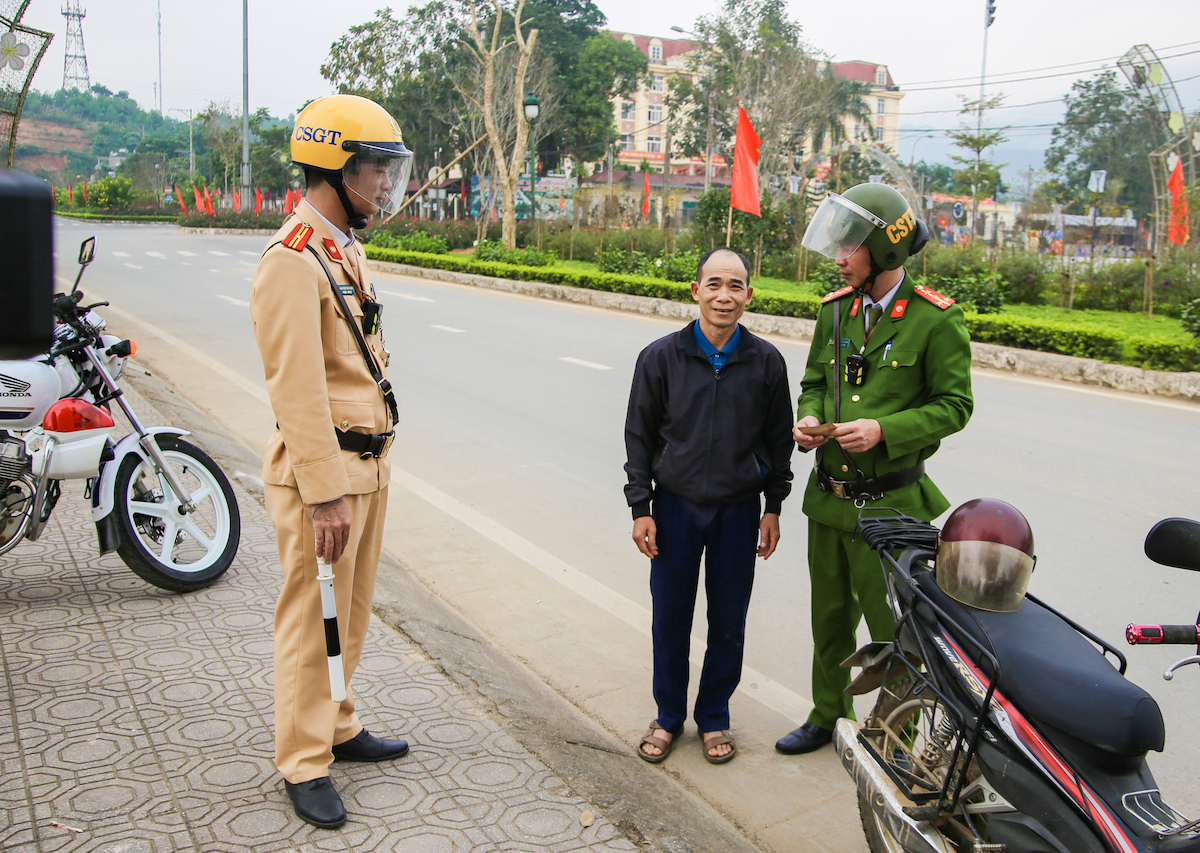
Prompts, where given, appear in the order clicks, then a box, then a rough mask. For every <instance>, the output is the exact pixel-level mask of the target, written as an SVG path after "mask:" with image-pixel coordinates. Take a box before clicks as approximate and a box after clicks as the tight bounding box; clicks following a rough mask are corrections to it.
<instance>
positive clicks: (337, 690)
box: [317, 557, 346, 702]
mask: <svg viewBox="0 0 1200 853" xmlns="http://www.w3.org/2000/svg"><path fill="white" fill-rule="evenodd" d="M317 583H318V584H319V585H320V587H321V616H322V617H323V618H324V620H325V654H326V656H327V657H326V660H327V661H329V696H330V698H331V699H333V701H334V702H345V701H346V669H345V667H344V666H342V641H341V638H340V637H339V636H338V620H337V600H336V599H335V598H334V593H333V567H332V566H330V565H329V564H328V563H326V562H325V561H324V560H323V559H321V558H320V557H317Z"/></svg>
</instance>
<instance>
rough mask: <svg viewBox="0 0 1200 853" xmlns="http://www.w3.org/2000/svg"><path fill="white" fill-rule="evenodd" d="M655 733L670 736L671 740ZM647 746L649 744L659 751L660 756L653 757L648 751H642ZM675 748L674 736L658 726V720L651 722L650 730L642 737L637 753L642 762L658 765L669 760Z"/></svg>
mask: <svg viewBox="0 0 1200 853" xmlns="http://www.w3.org/2000/svg"><path fill="white" fill-rule="evenodd" d="M655 732H662V733H663V734H664V735H670V736H671V737H670V740H667V739H666V738H664V737H662V736H660V735H657V734H655ZM646 744H649V745H650V746H652V747H654V748H655V749H657V750H659V753H658V755H651V754H650V753H648V752H646V750H644V749H642V747H643V746H645V745H646ZM674 746H675V737H674V735H671V733H670V732H668V731H667V730H666V729H664V728H663V727H662V726H660V725H659V724H658V720H652V721H651V722H650V728H649V729H648V730H647V731H646V733H645V734H644V735H642V740H641V742H640V743H639V744H638V749H637V753H638V757H639V758H641V759H642V761H649V762H650V763H651V764H658V763H659V762H662V761H666V760H667V756H668V755H670V754H671V749H672V747H674Z"/></svg>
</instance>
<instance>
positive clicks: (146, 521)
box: [113, 435, 242, 592]
mask: <svg viewBox="0 0 1200 853" xmlns="http://www.w3.org/2000/svg"><path fill="white" fill-rule="evenodd" d="M156 441H157V442H158V446H159V448H160V449H161V450H162V454H163V456H164V457H165V458H166V461H167V464H168V465H170V466H171V469H172V470H173V471H174V474H175V476H176V477H177V478H178V479H179V482H180V484H181V485H182V487H183V490H184V492H185V493H186V494H187V496H188V497H189V498H190V499H191V501H192V503H194V504H195V507H196V509H195V511H193V512H189V513H184V512H183V511H182V508H181V507H182V505H181V502H180V500H179V499H178V498H177V497H176V496H175V494H174V492H172V490H171V488H170V486H168V485H167V482H166V481H165V479H162V478H160V477H159V475H158V473H157V472H155V470H154V467H153V466H152V465H150V464H148V463H147V462H146V461H145V460H144V459H142V457H141V456H139V455H137V454H130V455H129V456H126V457H125V459H123V460H122V461H121V467H120V468H118V469H117V476H116V483H115V488H114V492H115V495H114V497H115V500H116V506H115V508H114V510H113V512H114V513H116V517H117V526H118V528H119V531H120V544H119V545H118V546H117V553H118V554H119V555H120V556H121V559H122V560H124V561H125V565H127V566H129V568H130V569H132V570H133V572H134V574H136V575H137V576H138V577H140V578H141V579H142V580H144V581H146V582H148V583H151V584H153V585H154V586H156V587H159V588H160V589H166V590H170V591H171V592H191V591H193V590H197V589H203V588H204V587H206V586H209V585H210V584H212V583H213V582H214V581H215V580H216V579H217V578H219V577H220V576H221V575H223V574H224V573H225V570H226V569H228V568H229V566H230V564H231V563H233V558H234V556H235V555H236V554H237V548H238V539H239V538H240V537H241V532H242V517H241V512H240V511H239V509H238V505H237V501H236V499H235V498H234V496H233V487H232V486H230V484H229V479H228V478H227V477H226V476H225V474H224V472H222V471H221V469H220V468H219V467H217V463H216V462H214V461H213V460H212V458H211V457H210V456H209V455H208V454H207V453H205V452H204V451H203V450H201V449H200V448H198V447H196V446H195V445H192V444H189V443H188V442H186V441H182V440H180V439H178V438H175V437H174V436H165V435H160V436H157V437H156Z"/></svg>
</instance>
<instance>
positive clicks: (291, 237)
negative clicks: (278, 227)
mask: <svg viewBox="0 0 1200 853" xmlns="http://www.w3.org/2000/svg"><path fill="white" fill-rule="evenodd" d="M312 233H313V228H312V226H311V225H309V224H308V223H306V222H301V223H299V224H297V225H296V227H295V228H293V229H292V232H291V233H290V234H288V235H287V236H286V237H284V238H283V241H282V242H283V245H285V246H287V247H288V248H289V249H291V250H293V251H295V252H303V251H304V247H305V246H306V245H307V244H308V238H309V237H311V236H312Z"/></svg>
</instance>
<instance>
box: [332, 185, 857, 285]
mask: <svg viewBox="0 0 1200 853" xmlns="http://www.w3.org/2000/svg"><path fill="white" fill-rule="evenodd" d="M330 183H331V184H333V188H334V189H335V190H337V194H338V198H340V199H341V200H342V209H343V210H345V211H346V225H347V226H348V227H350V228H353V229H355V230H356V231H357V230H358V229H360V228H366V227H367V223H368V222H369V221H370V218H369V217H366V216H363V215H362V214H361V213H359V212H358V211H357V210H355V209H354V205H352V204H351V203H350V196H349V195H347V193H346V186H345V184H343V183H342V176H341V174H338V176H337V178H336V179H335V180H331V181H330ZM871 263H872V264H873V263H874V261H872V262H871Z"/></svg>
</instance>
